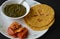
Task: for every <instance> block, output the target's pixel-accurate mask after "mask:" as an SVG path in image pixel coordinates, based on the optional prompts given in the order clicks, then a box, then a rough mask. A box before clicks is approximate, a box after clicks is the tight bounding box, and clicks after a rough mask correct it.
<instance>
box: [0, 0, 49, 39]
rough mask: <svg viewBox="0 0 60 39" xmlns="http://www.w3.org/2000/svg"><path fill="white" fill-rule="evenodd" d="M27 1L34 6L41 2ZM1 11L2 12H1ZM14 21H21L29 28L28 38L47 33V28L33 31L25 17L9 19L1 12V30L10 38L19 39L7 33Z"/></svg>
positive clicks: (34, 38) (32, 38)
mask: <svg viewBox="0 0 60 39" xmlns="http://www.w3.org/2000/svg"><path fill="white" fill-rule="evenodd" d="M26 2H27V3H28V4H29V5H30V6H31V7H32V6H34V5H35V4H39V2H36V1H31V0H30V1H29V0H28V1H27V0H26ZM0 13H1V12H0ZM13 21H17V22H18V23H20V24H21V25H22V26H23V27H26V28H28V29H29V36H28V38H27V39H36V38H38V37H41V36H42V35H43V34H45V33H46V32H47V31H48V29H47V30H43V31H33V30H32V29H30V28H29V27H28V26H27V25H26V23H24V20H23V19H19V20H12V19H8V18H5V17H4V16H3V15H1V14H0V32H1V33H2V34H3V35H5V36H6V37H8V38H11V39H18V38H13V37H12V36H10V35H8V34H7V28H8V27H9V25H10V24H11V23H12V22H13Z"/></svg>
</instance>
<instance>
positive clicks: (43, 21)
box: [24, 4, 54, 30]
mask: <svg viewBox="0 0 60 39" xmlns="http://www.w3.org/2000/svg"><path fill="white" fill-rule="evenodd" d="M53 19H54V10H53V9H52V8H51V7H50V6H48V5H46V4H37V5H35V6H33V7H31V9H30V12H29V14H28V15H27V16H26V17H24V20H25V22H26V24H28V25H29V27H30V28H31V29H33V28H34V29H33V30H37V28H38V30H41V29H42V28H43V26H44V28H45V27H46V25H47V26H49V24H51V23H52V22H53V21H52V20H53ZM47 28H48V27H47ZM45 29H46V28H45ZM42 30H44V29H42Z"/></svg>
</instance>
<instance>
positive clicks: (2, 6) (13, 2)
mask: <svg viewBox="0 0 60 39" xmlns="http://www.w3.org/2000/svg"><path fill="white" fill-rule="evenodd" d="M10 4H21V1H19V0H16V1H5V2H4V3H3V4H2V5H1V11H0V12H1V14H2V15H4V16H5V17H6V18H8V19H20V18H23V17H25V16H26V15H27V14H28V13H29V11H30V6H29V5H28V3H26V2H25V1H24V2H23V3H22V5H23V6H25V7H26V13H25V14H24V15H23V16H20V17H15V18H13V17H8V16H7V15H5V14H4V12H3V9H4V7H5V6H6V5H10Z"/></svg>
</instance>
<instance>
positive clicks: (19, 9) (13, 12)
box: [4, 4, 26, 17]
mask: <svg viewBox="0 0 60 39" xmlns="http://www.w3.org/2000/svg"><path fill="white" fill-rule="evenodd" d="M4 13H5V14H6V15H7V16H9V17H20V16H22V15H24V14H25V13H26V8H25V7H24V6H23V5H21V4H11V5H6V6H5V8H4Z"/></svg>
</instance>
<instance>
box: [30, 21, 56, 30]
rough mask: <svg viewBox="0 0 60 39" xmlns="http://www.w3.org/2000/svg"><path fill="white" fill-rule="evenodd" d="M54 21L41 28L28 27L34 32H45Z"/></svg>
mask: <svg viewBox="0 0 60 39" xmlns="http://www.w3.org/2000/svg"><path fill="white" fill-rule="evenodd" d="M54 21H55V20H53V21H52V22H51V23H49V25H46V26H42V27H33V26H29V27H30V28H32V29H33V30H35V31H39V30H40V31H41V30H46V29H49V27H51V25H52V24H53V23H54Z"/></svg>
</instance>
